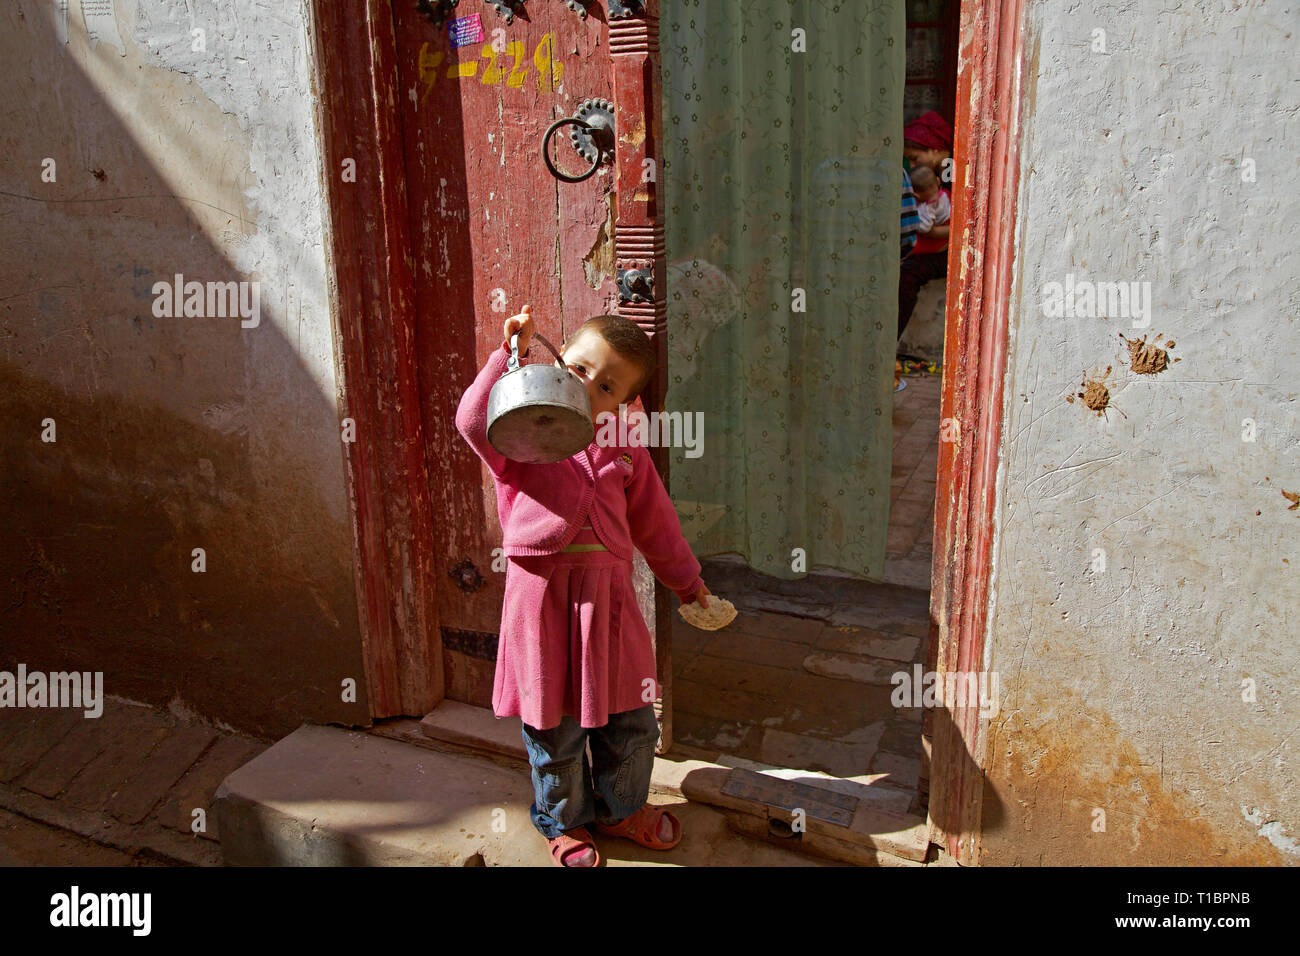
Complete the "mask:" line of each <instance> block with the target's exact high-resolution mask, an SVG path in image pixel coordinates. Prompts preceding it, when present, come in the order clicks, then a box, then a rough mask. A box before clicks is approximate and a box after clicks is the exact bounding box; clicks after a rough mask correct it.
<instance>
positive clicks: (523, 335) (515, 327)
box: [504, 305, 533, 355]
mask: <svg viewBox="0 0 1300 956" xmlns="http://www.w3.org/2000/svg"><path fill="white" fill-rule="evenodd" d="M531 308H532V306H530V305H526V306H524V308H523V311H522V312H520V313H519V314H518V315H512V316H510V318H508V319H506V324H505V326H504V332H505V340H506V342H509V341H510V336H512V335H514V334H515V333H516V332H518V333H519V354H520V355H526V354H528V344H529V343H530V342H531V341H532V340H533V317H532V315H531V314H530V312H529V310H530V309H531Z"/></svg>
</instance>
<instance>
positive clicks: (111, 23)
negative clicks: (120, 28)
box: [81, 0, 126, 56]
mask: <svg viewBox="0 0 1300 956" xmlns="http://www.w3.org/2000/svg"><path fill="white" fill-rule="evenodd" d="M81 13H82V15H83V16H84V17H85V18H86V35H87V36H88V37H89V38H90V42H91V45H92V46H95V45H97V44H100V43H107V44H109V45H110V46H113V47H116V48H117V52H118V53H119V54H120V55H121V56H126V46H125V45H124V44H123V43H122V36H121V34H119V33H118V32H117V13H116V12H115V11H114V10H113V0H81Z"/></svg>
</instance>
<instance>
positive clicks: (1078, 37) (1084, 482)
mask: <svg viewBox="0 0 1300 956" xmlns="http://www.w3.org/2000/svg"><path fill="white" fill-rule="evenodd" d="M1298 14H1300V6H1298V5H1297V4H1296V3H1288V2H1266V3H1219V2H1215V3H1209V2H1197V3H1183V4H1179V5H1177V6H1176V7H1172V8H1166V9H1163V10H1158V9H1156V8H1151V9H1147V8H1146V7H1145V6H1144V5H1133V4H1129V3H1112V2H1103V0H1085V2H1083V3H1066V2H1064V0H1048V2H1043V3H1034V4H1029V6H1028V11H1027V14H1026V16H1027V30H1028V33H1027V35H1026V50H1027V54H1028V55H1027V59H1028V61H1029V62H1028V66H1027V67H1026V73H1025V77H1024V80H1023V90H1024V112H1023V114H1022V115H1023V117H1024V118H1023V120H1022V122H1023V127H1022V131H1023V143H1022V148H1021V170H1020V192H1019V204H1018V213H1017V223H1016V233H1017V235H1016V255H1015V265H1014V270H1015V271H1014V282H1013V290H1012V302H1011V319H1010V323H1011V328H1010V349H1011V351H1010V360H1009V363H1008V370H1007V376H1006V379H1005V393H1004V400H1005V412H1006V417H1005V424H1004V434H1003V444H1002V448H1001V459H1000V463H999V473H998V506H997V521H998V532H999V533H998V536H997V538H996V539H995V540H996V541H997V545H996V551H995V554H994V568H995V579H994V584H993V588H994V594H995V604H994V607H993V609H992V613H991V625H990V627H991V629H990V637H989V642H988V648H987V659H986V661H985V665H984V666H985V668H986V669H990V670H994V671H997V672H999V673H1000V675H1001V684H1002V687H1003V689H1004V690H1003V696H1002V700H1001V711H1000V713H999V714H998V715H997V716H996V717H995V718H993V720H992V721H991V722H990V723H989V724H988V725H987V726H986V728H985V733H986V739H987V755H986V758H985V766H986V768H987V779H986V790H985V792H986V799H985V822H984V829H983V836H982V851H981V859H982V862H985V863H992V864H1039V863H1046V864H1084V863H1086V864H1147V863H1163V864H1189V863H1199V864H1225V863H1231V864H1235V863H1270V864H1289V865H1294V864H1296V863H1298V862H1300V847H1298V846H1297V842H1296V841H1297V838H1300V779H1298V777H1297V749H1296V745H1297V734H1298V732H1300V731H1298V728H1300V703H1298V702H1297V694H1296V687H1297V683H1296V681H1297V673H1298V669H1297V658H1298V656H1300V655H1298V653H1297V634H1298V633H1300V585H1298V584H1297V581H1296V573H1297V571H1300V547H1298V546H1297V544H1298V542H1300V510H1296V511H1291V510H1289V509H1290V506H1291V500H1290V499H1289V498H1288V497H1287V496H1286V495H1285V494H1284V492H1295V491H1297V490H1300V429H1297V404H1296V400H1297V392H1300V380H1298V379H1297V376H1296V369H1297V367H1300V328H1297V312H1298V311H1300V309H1298V308H1297V306H1300V280H1298V279H1297V277H1298V276H1300V256H1298V255H1297V252H1296V249H1295V245H1294V243H1293V242H1291V240H1290V234H1291V232H1292V231H1293V230H1294V228H1295V224H1296V223H1297V222H1300V196H1297V193H1296V192H1295V190H1294V189H1293V188H1292V183H1293V180H1294V176H1295V170H1296V160H1295V157H1296V155H1297V151H1298V150H1300V128H1298V127H1297V124H1296V121H1295V117H1296V115H1297V111H1298V110H1300V91H1298V90H1297V84H1296V81H1295V76H1294V69H1293V64H1294V56H1293V54H1294V50H1295V45H1296V42H1297V38H1296V36H1295V32H1296V28H1297V26H1300V15H1298ZM1098 30H1101V31H1104V33H1102V34H1098V33H1096V32H1095V31H1098ZM1099 41H1100V42H1099ZM1068 276H1073V280H1072V281H1073V282H1075V283H1076V284H1077V283H1078V282H1082V281H1088V282H1116V283H1119V282H1127V283H1133V282H1138V283H1149V284H1150V285H1149V287H1146V288H1148V289H1149V293H1150V303H1151V309H1150V314H1149V324H1148V325H1145V326H1143V325H1141V324H1140V323H1141V322H1143V321H1144V320H1145V318H1147V317H1144V316H1142V315H1140V314H1139V312H1140V309H1138V308H1137V307H1136V306H1135V304H1134V303H1133V302H1130V303H1129V305H1130V309H1129V313H1128V314H1119V315H1117V314H1114V313H1115V310H1114V309H1110V310H1100V311H1105V312H1106V313H1107V314H1104V315H1103V314H1098V312H1099V310H1098V309H1096V308H1095V307H1094V308H1088V307H1086V302H1085V301H1084V297H1082V296H1079V297H1077V301H1076V302H1075V303H1074V304H1075V305H1077V306H1080V307H1079V308H1075V309H1072V310H1071V312H1072V314H1055V313H1056V312H1057V311H1058V310H1057V308H1056V303H1050V302H1049V301H1048V297H1047V296H1046V295H1045V287H1046V286H1047V284H1049V283H1065V282H1066V281H1067V277H1068ZM1131 298H1137V297H1131ZM1157 332H1158V333H1160V334H1159V337H1158V340H1159V343H1160V344H1161V345H1162V346H1163V345H1164V343H1166V342H1171V341H1176V347H1174V348H1171V349H1169V350H1168V361H1167V362H1164V361H1162V360H1161V359H1160V356H1158V355H1156V354H1155V353H1154V352H1150V351H1148V352H1142V351H1141V350H1140V348H1134V347H1131V346H1130V345H1129V344H1128V343H1127V342H1126V341H1123V340H1121V338H1120V335H1124V336H1126V337H1127V339H1128V340H1130V341H1131V340H1134V339H1141V338H1143V337H1151V341H1153V342H1154V341H1156V338H1155V333H1157ZM1174 357H1177V358H1178V359H1179V361H1177V362H1175V361H1174ZM1108 366H1109V367H1111V370H1110V372H1109V374H1103V373H1104V370H1107V367H1108ZM1085 378H1088V379H1090V380H1092V379H1094V378H1096V379H1100V378H1104V379H1105V384H1106V388H1107V389H1108V396H1107V398H1108V401H1107V402H1105V403H1101V404H1104V407H1103V408H1100V409H1098V408H1096V407H1094V406H1096V405H1098V404H1099V402H1098V401H1097V400H1096V399H1095V397H1094V398H1093V400H1092V401H1090V402H1088V403H1087V404H1085V402H1084V401H1080V400H1079V393H1080V387H1079V386H1080V383H1081V382H1084V381H1085ZM1072 399H1073V400H1072ZM1252 695H1253V698H1252ZM1099 824H1100V826H1099ZM1103 827H1104V828H1103Z"/></svg>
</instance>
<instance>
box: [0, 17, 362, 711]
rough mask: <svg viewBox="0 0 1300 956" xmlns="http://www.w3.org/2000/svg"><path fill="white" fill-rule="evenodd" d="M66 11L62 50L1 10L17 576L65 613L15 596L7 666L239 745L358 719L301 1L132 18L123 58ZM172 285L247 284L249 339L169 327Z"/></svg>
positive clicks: (3, 277)
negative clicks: (79, 666) (233, 730)
mask: <svg viewBox="0 0 1300 956" xmlns="http://www.w3.org/2000/svg"><path fill="white" fill-rule="evenodd" d="M69 8H70V9H69V25H68V29H67V42H66V43H63V42H60V38H59V31H58V28H57V26H56V19H55V16H54V9H55V5H54V3H53V2H51V0H19V2H17V3H14V4H5V5H4V7H3V10H0V60H2V61H3V62H4V63H5V64H6V83H5V84H4V85H3V86H0V113H2V114H3V116H4V123H3V126H0V245H3V247H4V248H5V250H6V255H5V256H3V257H0V371H3V374H4V376H5V379H6V384H5V387H4V391H5V395H4V397H3V399H0V406H3V407H2V408H0V413H3V414H0V418H4V419H6V420H5V421H4V422H3V425H4V429H3V432H4V437H3V438H0V446H3V447H0V453H2V457H3V461H4V467H5V469H6V470H7V471H8V475H9V480H8V481H7V482H5V481H0V490H2V491H3V499H4V500H3V502H0V515H3V520H4V522H5V524H6V525H7V526H8V527H9V528H10V538H11V539H12V541H11V542H10V546H8V550H9V552H10V554H9V558H8V560H10V561H12V563H13V568H12V569H11V568H9V567H8V566H6V567H5V568H4V569H3V571H4V572H5V573H8V574H11V575H15V576H16V577H17V578H18V579H19V580H22V579H24V576H25V575H28V571H27V570H25V569H30V568H45V569H46V570H48V573H49V576H50V581H49V583H48V589H49V593H50V595H52V596H51V597H50V598H49V600H47V601H46V602H45V603H44V606H45V607H47V608H48V607H53V606H55V603H56V602H61V604H60V605H59V606H61V608H62V612H61V613H62V617H60V618H57V619H55V618H53V617H42V616H41V614H44V613H46V612H45V611H41V610H39V609H38V608H37V606H36V604H35V603H34V602H33V601H32V600H31V599H30V596H29V597H28V598H25V599H23V600H20V601H19V605H20V606H21V607H22V608H23V609H24V611H23V613H24V614H30V615H31V616H30V618H23V619H22V620H13V621H11V622H10V624H11V625H12V626H13V627H14V629H15V630H19V631H21V632H23V634H24V635H25V636H24V637H23V638H22V639H21V640H20V641H19V642H18V644H17V645H16V646H19V647H20V648H21V646H22V644H21V641H22V640H27V639H28V638H30V640H31V641H37V640H38V638H39V632H41V631H44V630H46V629H49V628H55V627H57V630H58V633H57V635H56V638H57V639H56V641H55V642H54V643H53V644H52V645H49V646H53V647H56V648H57V649H58V650H59V652H60V653H63V654H64V655H65V656H67V657H68V658H69V660H68V662H67V663H71V662H72V661H73V660H74V659H75V660H83V661H84V663H85V664H86V666H87V667H89V668H90V669H105V670H106V671H108V672H109V674H110V675H114V674H117V675H121V678H120V679H121V680H124V681H130V680H136V679H137V678H138V680H139V681H140V683H139V684H137V685H135V686H127V687H122V686H121V685H119V688H118V691H117V692H119V693H123V694H127V695H128V696H136V697H137V698H139V699H153V697H155V696H158V695H160V694H164V693H166V692H167V686H168V684H169V682H170V683H171V684H172V685H173V686H172V689H174V691H175V692H176V693H177V694H179V695H180V696H181V697H182V698H183V699H184V700H186V701H189V702H190V703H192V704H193V706H194V709H196V710H198V711H199V712H202V713H205V714H207V715H209V716H219V717H222V718H224V719H226V720H228V721H229V722H231V723H234V724H236V725H237V726H240V727H242V728H245V729H250V730H255V731H259V730H260V731H262V732H268V733H274V732H276V731H278V730H280V729H291V728H292V727H293V726H296V725H297V723H298V722H300V720H301V719H302V716H303V715H304V714H308V715H311V716H312V717H313V719H321V720H328V719H341V720H344V721H345V722H346V721H348V720H349V719H353V718H355V720H356V721H358V722H364V721H365V720H366V719H367V718H368V714H366V713H365V708H364V705H363V704H362V703H361V702H358V704H356V705H352V709H351V710H349V709H348V708H343V711H346V713H344V712H342V711H340V709H339V707H340V705H339V703H338V698H339V693H338V690H337V688H338V686H339V681H340V680H341V679H343V678H348V677H350V678H353V679H355V680H357V682H358V684H360V685H362V686H364V683H365V682H364V679H363V675H362V673H361V668H360V638H359V633H358V621H357V611H356V595H355V585H354V581H353V577H352V574H353V569H352V552H351V542H352V534H351V529H350V520H349V511H348V504H347V493H346V484H345V479H344V468H343V453H342V444H341V440H340V432H339V420H338V392H339V383H338V382H337V381H336V378H335V364H334V362H335V360H334V349H333V343H334V331H333V329H332V323H331V315H330V307H329V306H330V303H329V285H328V279H327V276H328V272H327V269H326V258H325V251H324V247H323V228H322V227H323V222H324V221H325V217H326V211H327V198H326V195H325V192H324V184H323V182H322V175H321V169H320V149H319V144H318V138H317V130H316V125H315V100H314V92H313V77H312V69H311V63H310V60H309V54H310V49H311V45H310V37H309V10H308V6H307V3H306V2H305V0H222V2H219V3H218V2H203V0H116V2H115V4H114V6H113V10H114V14H115V24H116V33H117V35H118V40H117V42H116V43H106V42H98V43H96V42H92V41H91V40H90V39H89V38H88V36H87V29H86V26H85V25H84V23H83V16H82V8H81V2H80V0H71V2H70V3H69ZM195 31H202V32H201V34H198V33H196V32H195ZM200 41H201V42H200ZM47 158H49V159H52V160H54V161H55V163H56V169H57V179H56V180H55V181H53V182H47V181H45V180H44V179H43V178H42V172H43V168H44V166H43V163H44V160H45V159H47ZM176 273H181V274H182V275H184V277H185V279H186V280H198V281H200V282H208V281H222V282H225V281H237V282H238V281H248V282H253V281H255V282H257V283H258V285H259V290H260V322H259V324H258V325H257V326H256V327H242V326H241V323H240V320H239V319H238V318H218V317H202V318H201V317H181V316H178V317H159V316H156V315H155V314H154V311H153V305H154V298H155V295H154V292H153V284H154V283H155V282H157V281H160V280H161V281H171V280H172V278H173V276H174V275H175V274H176ZM46 415H49V416H51V417H54V418H55V419H56V420H57V421H58V429H59V432H58V444H57V445H43V444H42V443H41V442H40V441H39V439H38V438H37V437H36V436H37V435H38V433H39V427H40V424H39V423H40V421H41V420H42V419H43V418H44V417H45V416H46ZM37 513H39V514H37ZM195 545H203V546H205V547H206V549H207V562H208V568H209V570H208V572H207V577H206V578H203V577H200V576H198V575H192V574H190V571H189V557H188V555H189V554H190V549H191V548H192V547H193V546H195ZM123 565H126V566H128V567H129V568H130V570H121V571H120V572H119V569H120V567H121V566H123ZM97 569H105V572H104V573H103V575H102V579H101V580H99V581H95V580H93V579H94V578H95V577H96V576H97ZM51 613H52V612H51ZM105 635H107V636H108V637H109V639H108V640H104V639H103V637H104V636H105ZM96 642H98V643H96ZM107 648H122V651H121V654H120V656H118V657H116V658H113V657H112V656H111V655H110V656H109V657H105V656H104V655H107V654H109V652H108V651H107V650H106V649H107ZM114 653H116V652H114ZM195 655H198V657H200V658H202V661H201V663H199V662H196V661H195V659H194V656H195ZM145 661H147V662H148V664H147V666H146V665H145V664H144V663H143V662H145ZM146 673H147V675H148V676H139V675H142V674H146ZM127 675H130V676H127ZM151 695H152V696H151ZM362 696H364V695H362Z"/></svg>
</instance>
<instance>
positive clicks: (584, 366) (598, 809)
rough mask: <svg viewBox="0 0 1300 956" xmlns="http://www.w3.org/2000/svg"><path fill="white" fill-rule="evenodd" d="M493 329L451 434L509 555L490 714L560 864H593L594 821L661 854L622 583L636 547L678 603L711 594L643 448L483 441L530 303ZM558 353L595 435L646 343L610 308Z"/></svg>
mask: <svg viewBox="0 0 1300 956" xmlns="http://www.w3.org/2000/svg"><path fill="white" fill-rule="evenodd" d="M503 332H504V337H505V341H504V342H503V343H502V347H501V348H500V349H495V350H494V351H493V353H492V355H491V357H490V358H489V359H488V361H487V364H485V365H484V366H483V368H482V370H481V371H480V372H479V374H478V378H476V379H475V380H474V384H473V385H471V386H470V387H469V388H468V389H467V390H466V392H465V394H464V396H463V397H462V398H461V401H460V408H459V409H458V410H457V412H456V428H457V429H458V430H459V431H460V433H461V435H463V436H464V437H465V440H466V441H467V442H469V444H470V446H471V447H472V448H473V449H474V451H475V453H477V454H478V456H479V457H480V458H482V459H483V461H484V462H485V463H486V464H487V466H488V468H489V470H491V472H492V476H493V479H494V481H495V484H496V494H497V511H498V514H499V517H500V519H501V529H502V545H503V549H504V552H505V555H506V557H507V558H508V559H509V565H508V568H507V570H506V581H505V599H504V602H503V605H502V609H501V637H500V641H499V644H498V652H497V665H496V677H495V684H494V687H493V691H492V710H493V713H495V714H496V715H497V717H509V716H518V717H519V718H520V719H521V720H522V722H523V738H524V746H525V748H526V749H527V751H528V758H529V763H530V764H531V766H532V781H533V805H532V807H531V808H530V810H529V816H530V817H531V819H532V822H533V826H534V827H536V828H537V831H538V832H539V833H541V834H542V836H543V837H545V838H546V840H547V843H548V844H550V848H551V858H552V859H553V860H554V861H555V862H556V863H557V864H558V865H560V866H596V865H597V864H599V862H600V855H599V853H597V852H596V847H595V843H594V841H593V840H592V837H591V834H590V833H589V832H588V831H587V829H586V826H585V825H586V824H587V823H592V822H594V823H595V827H596V829H597V830H598V831H600V832H601V833H604V834H607V835H610V836H621V837H626V838H628V839H630V840H633V841H635V842H636V843H639V844H641V845H642V846H645V847H649V848H651V849H660V850H667V849H671V848H672V847H674V846H676V845H677V844H678V843H679V842H680V841H681V838H682V830H681V823H680V822H679V821H678V819H677V818H676V817H675V816H673V814H671V813H668V812H667V811H664V810H659V809H656V808H655V807H652V806H650V805H649V804H648V803H647V802H646V800H647V798H648V797H649V795H650V771H651V768H652V767H653V765H654V751H655V745H656V742H657V741H658V738H659V729H658V725H657V724H656V721H655V714H654V706H653V701H654V699H655V698H656V697H658V696H659V694H660V688H659V684H658V682H657V680H656V678H655V674H656V670H655V653H654V644H653V640H652V638H651V636H650V631H649V629H648V628H647V627H646V623H645V619H644V618H643V617H642V616H641V611H640V608H639V607H638V605H637V601H636V591H635V590H634V587H633V584H632V556H633V551H632V549H633V547H635V548H636V549H637V550H638V551H640V552H641V554H642V555H644V557H645V559H646V563H647V564H648V565H649V567H650V570H651V571H652V572H653V573H654V575H655V577H657V578H658V579H659V580H660V581H662V582H663V583H664V585H665V586H667V587H668V588H670V589H672V590H673V591H674V592H675V593H676V594H677V596H678V597H679V598H680V599H681V600H682V601H683V603H690V602H691V601H695V600H698V601H699V602H700V605H701V606H702V607H707V606H708V599H707V597H706V595H707V594H709V589H708V588H707V587H705V585H704V581H703V580H702V579H701V578H700V563H699V561H698V560H696V558H695V555H694V554H692V553H691V549H690V545H688V544H687V542H686V539H685V537H684V536H683V534H682V530H681V523H680V522H679V521H678V519H677V512H676V510H675V509H674V508H673V504H672V501H671V499H669V497H668V492H667V491H666V490H665V489H664V486H663V482H662V481H661V480H660V478H659V473H658V472H657V471H655V467H654V463H653V461H651V458H650V454H649V452H648V451H646V449H645V448H644V447H643V446H640V445H638V446H635V447H601V446H600V444H599V443H598V442H597V441H593V442H592V443H591V444H590V445H589V446H587V448H585V449H584V450H583V451H580V452H578V453H577V454H576V455H573V456H572V457H571V458H567V459H565V460H564V461H559V462H553V463H550V464H525V463H522V462H517V461H511V460H510V459H508V458H505V457H504V456H502V455H501V454H500V453H499V452H498V451H496V449H494V448H493V447H492V446H491V445H490V444H488V440H487V405H488V395H489V393H490V392H491V390H492V386H493V384H495V382H496V381H497V379H498V378H500V377H501V376H502V375H503V374H504V373H505V371H506V360H507V359H508V358H509V357H510V337H511V336H512V335H513V334H514V333H516V332H518V333H519V342H518V347H519V353H520V355H521V356H522V355H525V354H526V353H527V352H528V347H529V342H530V340H531V338H532V334H533V318H532V315H531V314H530V307H529V306H527V305H525V306H524V307H523V311H522V312H521V313H520V314H518V315H513V316H511V317H510V318H509V319H507V320H506V323H505V327H504V329H503ZM561 351H562V353H563V355H564V363H565V365H566V366H567V367H568V369H569V370H570V371H571V372H572V373H573V374H575V375H577V376H578V377H579V378H580V379H582V381H583V383H584V384H585V385H586V387H587V396H588V398H589V399H590V402H591V414H592V420H593V423H594V424H595V425H596V427H597V428H598V429H599V427H600V425H601V423H602V420H603V419H602V417H601V416H602V415H603V413H605V412H609V413H612V414H615V415H617V414H618V407H619V405H620V403H630V402H632V401H633V399H634V398H635V397H636V396H637V395H639V394H640V393H641V390H642V389H643V388H644V387H645V386H646V384H647V383H648V382H649V381H650V377H651V375H652V374H653V372H654V368H655V357H654V348H653V345H652V344H651V342H650V337H649V336H647V335H646V334H645V332H643V331H642V330H641V329H640V328H639V327H638V326H637V325H636V323H634V322H631V321H629V320H628V319H624V318H621V317H619V316H613V315H601V316H596V317H594V318H591V319H588V320H587V321H586V322H584V323H583V324H582V325H581V326H580V327H579V328H578V330H577V331H576V332H575V333H574V334H573V336H572V337H571V338H570V339H569V341H568V342H566V343H565V346H564V348H563V349H562V350H561ZM556 364H558V363H556ZM588 743H590V746H591V759H590V761H588V759H587V752H586V748H587V744H588ZM589 776H590V778H591V779H590V782H589V781H588V777H589Z"/></svg>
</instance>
